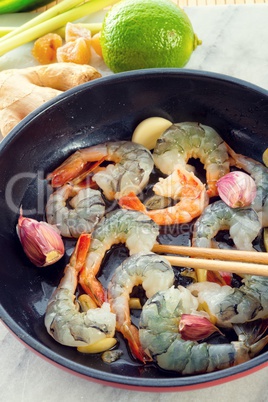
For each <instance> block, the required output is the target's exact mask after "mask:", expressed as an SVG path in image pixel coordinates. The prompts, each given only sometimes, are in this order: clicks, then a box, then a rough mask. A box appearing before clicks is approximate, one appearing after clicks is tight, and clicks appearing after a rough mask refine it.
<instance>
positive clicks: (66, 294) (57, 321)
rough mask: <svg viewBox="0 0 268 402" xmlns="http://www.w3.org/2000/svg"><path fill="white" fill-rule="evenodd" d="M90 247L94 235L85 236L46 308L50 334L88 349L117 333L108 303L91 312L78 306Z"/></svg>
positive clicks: (65, 342) (57, 339) (60, 341)
mask: <svg viewBox="0 0 268 402" xmlns="http://www.w3.org/2000/svg"><path fill="white" fill-rule="evenodd" d="M89 244H90V235H88V234H82V235H81V236H80V237H79V239H78V241H77V244H76V248H75V250H74V252H73V254H72V256H71V258H70V262H69V264H68V265H67V266H66V268H65V270H64V276H63V278H62V279H61V281H60V284H59V286H58V287H57V289H56V290H55V291H54V293H53V294H52V296H51V298H50V300H49V302H48V306H47V309H46V314H45V326H46V329H47V331H48V333H49V334H50V335H51V336H52V337H53V338H54V339H55V340H56V341H57V342H59V343H61V344H63V345H66V346H85V345H89V344H93V343H95V342H97V341H100V340H102V339H104V338H111V337H113V336H114V334H115V325H116V317H115V314H113V313H111V311H110V306H109V304H108V303H104V304H103V305H102V306H101V308H96V309H89V310H88V311H87V312H79V311H78V307H77V306H78V304H76V303H75V296H74V293H75V290H76V287H77V275H78V273H79V271H80V270H81V269H82V267H83V265H84V263H85V259H86V255H87V251H88V248H89Z"/></svg>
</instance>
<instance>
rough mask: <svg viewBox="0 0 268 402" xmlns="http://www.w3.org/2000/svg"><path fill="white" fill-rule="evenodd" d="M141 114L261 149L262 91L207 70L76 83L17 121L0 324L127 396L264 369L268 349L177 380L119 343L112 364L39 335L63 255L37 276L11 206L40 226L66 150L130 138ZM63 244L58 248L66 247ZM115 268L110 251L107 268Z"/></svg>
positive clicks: (265, 138) (7, 153)
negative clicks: (126, 390) (119, 353)
mask: <svg viewBox="0 0 268 402" xmlns="http://www.w3.org/2000/svg"><path fill="white" fill-rule="evenodd" d="M151 116H162V117H164V118H167V119H170V120H172V121H173V122H180V121H198V122H200V123H203V124H206V125H210V126H212V127H214V128H215V129H216V130H217V131H218V132H219V133H220V135H221V136H222V137H223V138H224V139H225V140H226V141H227V142H228V144H229V145H230V146H231V147H233V148H234V149H235V150H236V151H238V152H240V153H243V154H245V155H248V156H251V157H253V158H255V159H257V160H260V161H261V156H262V153H263V151H264V150H265V149H266V148H267V147H268V94H267V91H265V90H263V89H261V88H258V87H255V86H253V85H250V84H248V83H245V82H243V81H239V80H235V79H230V78H228V77H225V76H221V75H217V74H213V73H206V72H202V73H201V72H197V71H190V70H176V69H168V70H160V69H156V70H147V71H146V70H143V71H142V70H141V71H136V72H130V73H123V74H118V75H114V76H111V77H105V78H101V79H98V80H96V81H93V82H91V83H88V84H84V85H82V86H80V87H78V88H76V89H73V90H70V91H68V92H66V93H65V94H63V95H61V96H59V97H58V98H57V100H55V101H51V102H48V103H47V104H46V105H44V106H43V107H41V108H39V109H38V110H37V111H35V112H34V113H32V114H31V115H30V116H29V117H27V118H26V119H24V121H23V122H21V123H20V124H19V125H18V126H17V128H15V129H14V130H13V132H12V133H11V134H10V135H9V136H8V138H6V139H4V140H3V142H2V144H1V148H0V172H1V175H0V192H1V198H0V203H1V214H0V260H1V264H0V277H1V285H0V286H1V293H0V301H1V310H0V311H1V318H2V320H3V321H4V322H5V323H6V324H7V326H8V327H9V328H10V329H11V330H12V331H13V332H14V333H15V334H16V335H17V336H18V337H19V338H20V339H21V340H22V341H23V342H25V343H26V344H27V345H28V346H30V347H31V348H33V349H34V350H36V351H37V352H39V353H40V354H41V355H43V356H45V357H47V358H48V359H50V360H52V361H54V362H56V363H58V364H60V365H61V366H63V367H66V368H67V369H70V370H72V371H74V372H75V373H79V374H82V375H85V376H87V377H89V378H92V379H95V380H100V381H103V382H105V383H107V384H111V385H117V386H118V385H119V386H130V387H133V388H135V389H139V388H148V389H162V390H165V389H170V388H172V389H175V388H178V389H180V388H181V387H184V386H189V385H193V386H198V385H199V384H204V383H209V382H213V381H216V380H218V379H224V378H226V379H227V378H228V377H229V376H230V375H234V374H237V373H243V372H245V371H247V370H249V369H252V368H254V367H256V366H258V365H261V364H263V363H264V362H266V361H267V356H268V352H265V353H263V354H261V355H260V356H258V357H257V358H254V359H252V360H251V361H249V362H247V363H244V364H241V365H240V366H237V367H233V368H230V369H227V370H223V371H220V372H215V373H211V374H204V375H198V376H189V377H181V376H178V375H177V374H174V373H166V372H164V371H161V370H159V369H157V368H156V367H154V366H153V365H147V366H143V365H141V364H139V363H137V362H136V361H134V360H133V359H132V358H130V357H129V355H128V353H127V351H126V346H125V343H124V341H123V340H122V339H121V341H120V347H121V348H123V349H124V350H125V351H126V353H125V354H124V357H123V358H121V359H120V360H118V361H117V362H116V363H114V364H112V365H108V364H105V363H103V362H102V360H101V359H100V357H99V356H90V357H89V356H87V355H83V354H79V353H78V352H77V351H76V349H75V348H74V349H72V348H68V347H64V346H62V345H59V344H57V343H56V342H55V341H54V340H53V339H52V338H50V336H49V335H48V334H47V333H46V330H45V328H44V324H43V316H44V312H45V309H46V304H47V301H48V298H49V297H50V295H51V292H52V290H53V289H54V287H55V286H57V284H58V282H59V279H60V277H61V273H62V270H63V268H64V266H65V264H66V262H67V260H68V257H69V256H68V255H66V258H65V259H62V260H61V261H60V262H58V263H57V264H55V265H54V266H51V267H47V268H43V269H41V268H39V269H37V268H36V267H34V266H33V265H31V263H30V262H29V261H28V260H27V258H26V257H25V255H24V253H23V252H22V249H21V246H20V243H19V241H18V238H17V235H16V223H17V219H18V214H19V208H20V207H21V206H22V208H23V211H24V214H25V215H28V216H30V217H33V218H35V219H38V220H44V203H45V199H46V197H47V191H48V190H47V183H46V181H45V177H46V174H47V173H48V172H50V171H51V170H53V169H54V168H55V167H56V166H57V165H59V164H60V163H61V162H62V161H63V160H64V159H65V158H66V157H67V156H68V155H69V154H71V153H72V152H73V151H74V150H75V149H78V148H81V147H86V146H90V145H93V144H96V143H102V142H105V141H110V140H122V139H130V138H131V135H132V132H133V130H134V128H135V127H136V126H137V124H138V123H139V122H140V121H142V120H143V119H145V118H147V117H151ZM72 247H73V243H72V242H71V241H69V242H67V249H68V250H71V248H72ZM68 250H67V251H68ZM121 257H122V255H121ZM118 261H119V256H118V255H117V254H116V251H115V253H114V254H113V255H111V256H110V257H109V258H108V260H107V267H108V268H107V269H113V268H114V267H115V266H116V265H117V263H118Z"/></svg>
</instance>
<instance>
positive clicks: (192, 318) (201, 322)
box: [179, 314, 221, 341]
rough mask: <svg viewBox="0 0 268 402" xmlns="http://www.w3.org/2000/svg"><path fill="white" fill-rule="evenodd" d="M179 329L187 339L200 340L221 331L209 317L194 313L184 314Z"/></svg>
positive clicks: (183, 337)
mask: <svg viewBox="0 0 268 402" xmlns="http://www.w3.org/2000/svg"><path fill="white" fill-rule="evenodd" d="M179 331H180V334H181V337H182V339H184V340H185V341H200V340H202V339H205V338H208V337H209V336H210V335H211V334H213V333H214V332H219V333H221V332H220V330H219V328H217V327H216V326H215V325H213V324H212V322H211V321H209V319H208V318H206V317H203V316H200V315H193V314H182V316H181V319H180V323H179Z"/></svg>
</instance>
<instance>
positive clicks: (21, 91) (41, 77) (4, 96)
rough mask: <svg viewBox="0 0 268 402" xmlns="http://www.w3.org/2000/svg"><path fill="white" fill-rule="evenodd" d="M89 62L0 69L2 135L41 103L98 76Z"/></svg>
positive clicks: (0, 129) (0, 125) (0, 124)
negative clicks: (85, 63)
mask: <svg viewBox="0 0 268 402" xmlns="http://www.w3.org/2000/svg"><path fill="white" fill-rule="evenodd" d="M100 77H101V74H100V73H99V72H98V71H97V70H96V69H95V68H93V67H91V66H89V65H78V64H75V63H55V64H49V65H43V66H35V67H28V68H24V69H11V70H3V71H1V72H0V132H1V134H2V136H3V137H5V136H6V135H7V134H8V133H9V132H10V131H11V130H12V129H13V128H14V127H15V126H16V125H17V124H18V123H19V122H20V121H21V120H22V119H23V118H24V117H26V116H27V115H28V114H29V113H30V112H32V111H33V110H34V109H36V108H37V107H39V106H41V105H42V104H43V103H45V102H47V101H49V100H50V99H52V98H54V97H55V96H57V95H59V94H61V93H62V92H64V91H66V90H68V89H71V88H73V87H75V86H77V85H80V84H83V83H85V82H88V81H91V80H94V79H96V78H100Z"/></svg>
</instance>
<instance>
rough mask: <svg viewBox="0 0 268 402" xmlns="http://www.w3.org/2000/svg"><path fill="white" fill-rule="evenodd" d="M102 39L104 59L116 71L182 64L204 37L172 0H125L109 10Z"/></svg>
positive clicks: (178, 65)
mask: <svg viewBox="0 0 268 402" xmlns="http://www.w3.org/2000/svg"><path fill="white" fill-rule="evenodd" d="M100 43H101V47H102V53H103V59H104V62H105V63H106V65H107V66H108V67H109V68H110V69H111V70H112V71H113V72H115V73H117V72H121V71H128V70H136V69H142V68H156V67H179V68H180V67H183V66H184V65H185V64H186V63H187V62H188V60H189V59H190V57H191V54H192V52H193V50H194V49H195V48H196V46H197V45H199V44H201V41H199V39H198V38H197V36H196V35H195V33H194V31H193V27H192V24H191V21H190V20H189V18H188V16H187V15H186V13H185V12H184V11H183V10H182V9H181V8H179V7H178V6H177V5H176V4H175V3H173V2H172V1H171V0H124V1H121V2H119V3H116V4H115V5H114V6H113V7H112V8H111V9H110V10H109V11H108V12H107V14H106V16H105V18H104V21H103V26H102V30H101V38H100Z"/></svg>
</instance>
